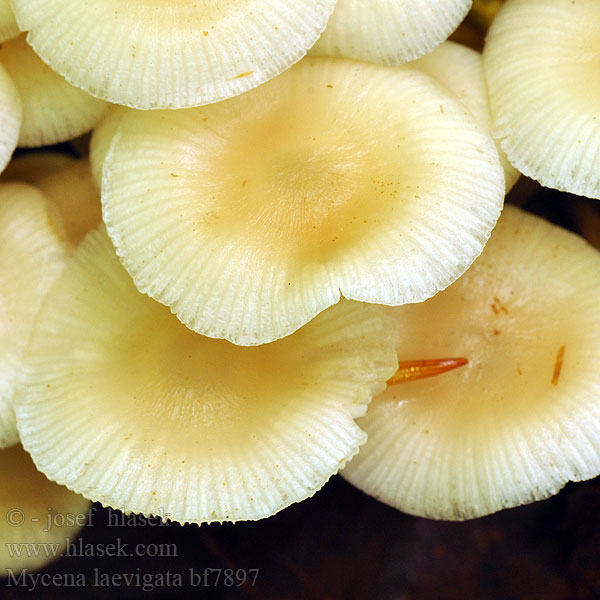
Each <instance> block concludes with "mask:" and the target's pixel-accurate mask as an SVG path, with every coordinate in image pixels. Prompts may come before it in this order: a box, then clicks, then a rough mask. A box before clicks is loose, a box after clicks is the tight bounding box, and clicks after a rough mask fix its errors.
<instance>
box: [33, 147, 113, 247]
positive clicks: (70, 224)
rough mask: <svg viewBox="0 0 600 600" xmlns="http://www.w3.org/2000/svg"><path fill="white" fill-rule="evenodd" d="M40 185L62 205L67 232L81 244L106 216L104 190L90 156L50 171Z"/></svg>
mask: <svg viewBox="0 0 600 600" xmlns="http://www.w3.org/2000/svg"><path fill="white" fill-rule="evenodd" d="M38 187H39V188H40V189H41V190H42V191H43V192H44V193H45V194H46V196H47V197H48V198H49V199H50V200H52V201H53V202H54V204H56V206H57V207H58V209H59V211H60V214H61V216H62V221H63V224H64V228H65V232H66V235H67V237H68V238H69V240H70V241H71V242H72V243H73V244H78V243H79V242H80V241H81V240H82V239H83V238H84V237H85V235H86V234H87V233H88V232H89V231H91V230H92V229H94V228H95V227H96V226H97V225H98V223H100V221H101V220H102V207H101V205H100V193H99V192H98V189H97V187H96V184H95V183H94V179H93V177H92V172H91V169H90V161H89V159H88V158H81V159H79V160H77V161H75V162H73V163H71V164H69V165H67V166H66V167H64V168H62V169H61V170H59V171H55V172H54V173H50V174H48V175H46V177H44V178H43V179H42V180H41V181H40V182H39V183H38Z"/></svg>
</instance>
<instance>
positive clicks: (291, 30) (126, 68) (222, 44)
mask: <svg viewBox="0 0 600 600" xmlns="http://www.w3.org/2000/svg"><path fill="white" fill-rule="evenodd" d="M334 6H335V0H203V1H202V2H194V3H192V2H171V1H166V0H158V1H157V0H127V1H126V2H124V1H123V0H95V1H93V2H92V1H91V0H78V1H77V2H73V1H72V0H14V1H13V8H14V11H15V14H16V15H17V20H18V22H19V24H20V26H21V28H22V29H23V30H27V31H29V34H28V38H27V39H28V41H29V42H30V43H31V45H32V46H33V47H34V48H35V50H36V52H37V53H38V54H39V55H40V56H41V57H42V58H43V59H44V60H45V61H46V62H47V63H48V64H49V65H51V66H52V68H54V69H55V70H56V71H57V72H59V73H60V74H61V75H63V76H64V77H65V78H66V79H67V80H68V81H70V82H71V83H73V85H76V86H78V87H80V88H82V89H84V90H86V91H88V92H89V93H90V94H92V95H94V96H97V97H99V98H103V99H105V100H109V101H110V102H114V103H117V104H123V105H126V106H131V107H133V108H144V109H149V108H183V107H189V106H199V105H201V104H207V103H210V102H216V101H218V100H223V99H225V98H229V97H231V96H235V95H238V94H241V93H242V92H245V91H247V90H249V89H251V88H253V87H256V86H257V85H259V84H261V83H263V82H265V81H267V80H269V79H271V78H272V77H274V76H275V75H278V74H279V73H281V72H282V71H284V70H285V69H287V68H288V67H290V66H291V65H292V64H294V63H295V62H296V61H298V60H300V59H301V58H302V57H303V56H304V55H305V54H306V51H307V50H308V48H310V47H311V46H312V45H313V44H314V42H315V41H316V39H317V38H318V36H319V35H320V33H321V32H322V31H323V29H324V28H325V25H326V23H327V20H328V18H329V16H330V14H331V12H332V11H333V8H334Z"/></svg>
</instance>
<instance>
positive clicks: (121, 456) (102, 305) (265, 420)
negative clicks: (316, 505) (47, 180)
mask: <svg viewBox="0 0 600 600" xmlns="http://www.w3.org/2000/svg"><path fill="white" fill-rule="evenodd" d="M394 370H395V353H394V350H393V340H392V335H391V331H390V329H389V323H388V322H387V319H386V318H385V317H384V316H383V314H382V313H381V311H380V309H379V308H377V307H372V306H367V305H360V304H358V303H351V302H342V303H340V304H339V305H338V306H335V307H333V308H331V309H330V310H328V311H327V312H325V313H323V314H322V315H319V317H317V318H316V319H314V320H313V321H312V322H311V323H310V324H308V325H307V326H306V327H304V328H303V329H301V330H300V331H298V332H296V333H295V334H294V335H293V336H290V337H287V338H286V339H284V340H280V341H278V342H275V343H273V344H268V345H263V346H259V347H252V348H243V347H240V346H235V345H233V344H231V343H229V342H226V341H223V340H213V339H210V338H206V337H204V336H201V335H198V334H196V333H194V332H193V331H191V330H189V329H188V328H186V327H185V326H184V325H182V324H181V323H180V322H179V321H178V320H177V319H176V318H175V316H174V315H172V314H171V313H170V312H169V310H168V309H167V308H166V307H164V306H163V305H161V304H159V303H157V302H155V301H154V300H152V299H150V298H148V297H147V296H144V295H142V294H140V293H139V292H138V291H137V289H136V288H135V286H134V285H133V282H132V281H131V279H130V277H129V276H128V274H127V272H126V271H125V270H124V269H123V267H122V266H121V264H120V263H119V260H118V258H117V256H116V255H115V252H114V248H113V246H112V244H111V243H110V240H109V238H108V236H107V235H106V232H105V231H104V229H101V230H99V231H94V232H92V233H90V234H89V235H88V237H86V239H85V240H84V241H83V242H82V243H81V244H80V245H79V247H78V249H77V251H76V253H75V255H74V258H73V260H72V261H70V262H69V264H68V266H67V267H66V269H65V272H64V274H63V276H62V277H61V278H60V279H59V280H58V281H57V283H56V285H55V286H53V288H52V290H51V291H50V293H49V295H48V296H47V298H46V302H45V303H44V306H43V307H42V309H41V311H40V314H39V317H38V319H37V326H36V329H35V331H34V333H33V336H32V342H31V344H30V347H29V352H28V357H27V370H26V375H25V377H24V379H23V386H22V390H21V394H20V396H19V399H18V402H17V411H18V421H19V431H20V434H21V439H22V440H23V444H24V446H25V447H26V448H27V449H28V451H29V452H31V454H32V456H33V459H34V461H35V463H36V465H37V466H38V468H40V469H41V470H42V471H43V472H44V473H45V474H46V475H47V476H48V477H50V478H51V479H53V480H56V481H58V482H59V483H62V484H64V485H66V486H68V487H69V488H71V489H73V490H75V491H77V492H79V493H81V494H83V495H84V496H86V497H89V498H91V499H93V500H98V501H100V502H102V503H103V504H105V505H110V506H112V507H115V508H120V509H122V510H124V511H132V512H136V513H137V512H139V513H144V514H152V513H156V512H158V511H159V509H161V512H162V514H163V515H164V516H167V517H169V518H171V519H173V520H176V521H181V522H196V523H201V522H207V521H237V520H243V519H259V518H262V517H266V516H269V515H271V514H273V513H275V512H277V511H278V510H280V509H282V508H284V507H286V506H287V505H289V504H291V503H293V502H297V501H300V500H303V499H304V498H306V497H308V496H311V495H312V494H313V493H315V492H316V491H317V490H318V489H319V488H321V486H323V485H324V483H325V482H326V481H327V480H328V479H329V477H330V476H331V475H332V474H334V473H336V472H337V471H338V469H339V468H341V467H342V466H343V465H344V464H345V462H346V461H347V460H348V459H349V458H350V457H351V456H353V455H354V454H355V453H356V452H357V451H358V446H359V445H360V444H361V443H363V442H364V440H365V434H364V433H363V432H362V431H361V430H360V429H359V428H358V427H357V425H356V423H355V422H354V418H355V417H358V416H360V415H362V414H364V412H365V410H366V405H367V403H368V402H369V401H370V399H371V397H372V395H373V394H376V393H379V392H380V391H381V390H382V389H384V387H385V381H386V380H387V379H388V378H389V377H390V376H391V375H392V374H393V372H394ZM67 417H68V418H67Z"/></svg>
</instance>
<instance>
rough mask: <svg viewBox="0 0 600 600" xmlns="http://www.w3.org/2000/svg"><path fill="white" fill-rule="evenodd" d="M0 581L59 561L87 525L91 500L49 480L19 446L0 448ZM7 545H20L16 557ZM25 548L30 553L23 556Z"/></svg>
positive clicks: (25, 551)
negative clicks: (35, 546)
mask: <svg viewBox="0 0 600 600" xmlns="http://www.w3.org/2000/svg"><path fill="white" fill-rule="evenodd" d="M0 473H2V487H1V491H0V514H1V515H2V518H1V519H0V540H2V543H1V544H0V579H1V578H2V577H7V576H9V575H18V573H20V572H21V571H22V570H23V569H27V570H28V571H33V570H37V569H41V568H42V567H44V566H45V565H47V564H48V563H50V562H52V561H53V560H54V559H56V558H59V557H60V556H61V554H62V553H64V551H65V550H66V548H67V544H68V543H69V542H73V540H74V538H75V537H76V536H77V534H78V533H79V531H80V530H81V528H82V527H83V526H84V525H85V523H86V522H87V519H88V516H87V512H88V510H89V508H90V501H89V500H86V499H85V498H83V497H81V496H79V495H77V494H74V493H73V492H71V491H69V490H68V489H67V488H66V487H63V486H60V485H56V483H54V482H52V481H50V480H48V479H47V478H46V476H45V475H43V474H42V473H40V472H39V471H38V470H37V469H36V468H35V466H34V464H33V462H32V460H31V457H30V456H29V454H27V452H25V450H23V448H22V447H21V445H20V444H19V445H17V446H13V447H12V448H7V449H4V450H0ZM11 544H15V545H17V544H31V545H33V544H40V545H39V546H38V547H37V550H39V552H38V553H37V555H36V552H32V551H31V550H33V547H32V546H27V547H22V548H21V550H22V552H21V553H20V556H18V555H16V554H17V553H15V552H12V553H11V551H10V550H11V548H10V545H11ZM27 550H29V552H27Z"/></svg>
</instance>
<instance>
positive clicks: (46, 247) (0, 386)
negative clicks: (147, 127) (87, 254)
mask: <svg viewBox="0 0 600 600" xmlns="http://www.w3.org/2000/svg"><path fill="white" fill-rule="evenodd" d="M67 256H68V254H67V249H66V247H65V246H64V244H63V243H62V242H61V241H60V239H59V237H58V235H57V233H56V230H55V225H54V222H53V221H51V213H50V209H49V206H48V201H47V200H46V198H45V197H44V196H43V195H42V193H41V192H39V191H38V190H36V189H34V188H32V187H29V186H27V185H25V184H16V183H14V184H13V183H6V184H2V185H0V332H1V336H0V340H1V343H0V448H4V447H6V446H11V445H12V444H16V443H17V440H18V435H17V428H16V423H15V415H14V411H13V406H12V402H13V399H14V394H15V389H16V387H17V382H18V377H19V375H20V373H21V370H22V366H23V365H22V363H23V353H24V351H25V346H26V345H27V342H28V340H29V335H30V332H31V328H32V327H33V320H34V318H35V316H36V314H37V311H38V309H39V307H40V304H41V302H42V299H43V297H44V295H45V294H46V292H47V290H48V288H49V286H50V284H51V283H52V282H53V281H54V280H55V279H56V277H57V276H58V275H59V273H60V272H61V270H62V268H63V266H64V262H65V260H66V259H67Z"/></svg>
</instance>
